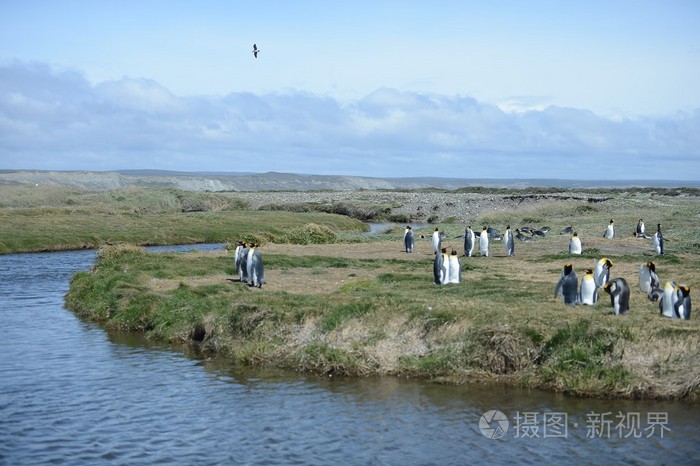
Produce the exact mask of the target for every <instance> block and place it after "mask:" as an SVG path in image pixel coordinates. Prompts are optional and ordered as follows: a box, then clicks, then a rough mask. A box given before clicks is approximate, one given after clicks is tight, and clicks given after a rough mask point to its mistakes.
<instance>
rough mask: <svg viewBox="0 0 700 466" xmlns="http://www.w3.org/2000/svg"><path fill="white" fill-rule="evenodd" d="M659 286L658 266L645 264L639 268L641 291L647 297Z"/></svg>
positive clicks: (649, 263)
mask: <svg viewBox="0 0 700 466" xmlns="http://www.w3.org/2000/svg"><path fill="white" fill-rule="evenodd" d="M658 286H659V276H658V275H657V274H656V265H655V264H654V263H653V262H645V263H644V264H642V265H640V266H639V289H640V290H641V291H642V293H646V294H647V296H649V294H650V293H651V291H652V290H653V289H654V288H657V287H658Z"/></svg>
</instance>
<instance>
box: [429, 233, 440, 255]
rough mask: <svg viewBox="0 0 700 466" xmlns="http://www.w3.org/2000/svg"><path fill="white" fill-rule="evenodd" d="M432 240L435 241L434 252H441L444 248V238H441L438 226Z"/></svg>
mask: <svg viewBox="0 0 700 466" xmlns="http://www.w3.org/2000/svg"><path fill="white" fill-rule="evenodd" d="M431 241H432V243H433V252H434V253H435V254H437V253H438V252H440V249H442V247H441V245H442V239H441V238H440V230H439V229H438V228H436V229H435V231H434V232H433V236H432V239H431Z"/></svg>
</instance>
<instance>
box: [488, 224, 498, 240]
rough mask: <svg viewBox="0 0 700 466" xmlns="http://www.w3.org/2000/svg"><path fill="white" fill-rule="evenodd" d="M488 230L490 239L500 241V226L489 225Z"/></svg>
mask: <svg viewBox="0 0 700 466" xmlns="http://www.w3.org/2000/svg"><path fill="white" fill-rule="evenodd" d="M486 232H487V233H488V235H489V239H492V240H495V241H499V240H500V239H501V230H499V229H498V228H493V227H488V228H487V229H486Z"/></svg>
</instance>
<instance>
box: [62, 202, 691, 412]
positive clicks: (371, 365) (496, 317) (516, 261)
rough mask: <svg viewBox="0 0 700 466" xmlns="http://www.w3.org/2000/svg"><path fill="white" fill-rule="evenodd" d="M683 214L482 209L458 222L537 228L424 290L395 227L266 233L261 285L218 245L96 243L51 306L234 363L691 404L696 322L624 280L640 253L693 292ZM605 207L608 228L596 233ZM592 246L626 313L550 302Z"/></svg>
mask: <svg viewBox="0 0 700 466" xmlns="http://www.w3.org/2000/svg"><path fill="white" fill-rule="evenodd" d="M275 214H276V215H280V214H281V213H280V212H276V213H275ZM294 215H297V214H294ZM698 215H699V212H698V202H697V198H688V197H682V196H681V197H672V196H660V197H655V196H649V195H648V194H644V195H640V196H632V197H630V196H626V195H617V196H614V197H613V198H611V199H608V200H606V201H605V202H603V203H599V202H596V203H589V202H586V201H581V200H573V201H572V200H564V201H556V200H555V201H547V202H543V203H539V204H537V205H530V206H527V207H526V208H520V209H517V210H507V209H505V210H500V211H496V212H489V213H485V214H484V215H481V216H480V217H479V218H475V219H464V220H467V221H469V222H470V223H472V224H473V225H483V224H488V225H492V226H497V227H499V228H501V229H503V228H504V227H505V224H512V225H524V224H533V226H536V227H539V226H542V225H544V224H546V225H548V226H550V227H552V232H551V233H550V234H549V235H548V236H547V237H545V238H541V239H538V240H536V241H533V242H531V243H521V242H518V243H517V244H516V256H515V257H505V252H504V250H503V245H502V244H500V243H499V242H494V243H493V244H492V252H491V256H490V257H488V258H485V257H474V258H464V257H463V258H462V259H461V261H462V271H463V282H462V283H460V284H458V285H448V286H436V285H433V284H432V275H431V274H432V257H433V256H432V252H431V250H430V244H429V241H428V240H427V239H419V240H418V242H417V246H416V252H415V253H413V254H406V253H404V252H402V248H401V244H400V237H401V233H402V229H401V228H400V227H397V228H396V229H394V230H393V231H392V230H390V231H387V232H386V233H384V234H381V235H379V236H378V237H376V238H374V239H373V240H371V241H369V240H366V239H361V238H359V237H357V238H356V241H354V242H348V241H345V242H336V243H331V244H306V245H294V244H289V243H288V242H281V241H277V242H275V241H268V242H266V244H264V245H263V247H262V248H261V250H262V252H263V258H264V261H265V267H266V278H267V281H268V284H267V285H265V286H264V287H263V288H262V289H253V288H249V287H247V286H245V285H243V284H240V283H238V282H236V281H235V279H234V277H233V273H234V268H233V262H232V257H231V254H225V253H184V254H175V253H167V254H152V253H147V252H145V251H144V250H143V249H140V248H137V247H133V246H116V247H106V248H103V249H102V251H101V254H100V258H99V260H98V262H97V264H96V266H95V267H94V269H93V270H91V271H90V272H81V273H78V274H76V275H75V276H74V278H73V280H72V282H71V287H70V292H69V294H68V295H67V298H66V302H67V306H68V307H69V308H70V309H73V310H74V311H75V312H76V313H77V314H79V315H81V316H83V317H85V318H88V319H91V320H94V321H97V322H101V323H103V324H104V325H106V326H108V327H111V328H115V329H124V330H130V331H140V332H145V333H146V334H147V335H148V336H149V337H151V338H155V339H160V340H165V341H180V342H182V341H184V342H192V343H194V344H197V345H200V346H201V348H203V349H204V350H205V351H211V352H213V353H216V354H227V355H231V356H233V357H234V358H236V359H237V360H239V361H240V362H241V363H245V364H273V365H278V366H284V367H291V368H295V369H301V370H308V371H314V372H318V373H335V374H348V375H367V374H396V375H408V376H414V377H426V378H431V379H436V380H444V381H450V382H461V381H467V380H469V381H474V380H483V381H505V382H507V383H512V384H517V385H522V386H529V387H542V388H548V389H552V390H556V391H561V392H566V393H570V394H575V395H580V396H596V397H629V398H683V399H697V397H698V395H699V394H700V366H698V364H697V361H698V358H699V357H700V325H698V320H697V316H695V315H693V316H692V317H691V319H692V320H690V321H677V320H669V319H665V318H663V317H660V316H659V311H658V306H657V305H656V304H654V303H651V302H649V301H648V300H647V298H646V296H645V295H644V294H642V293H641V292H640V291H639V290H638V287H637V283H638V279H637V277H638V275H637V274H638V270H639V266H640V264H641V263H642V262H646V261H648V260H654V262H655V263H656V265H657V271H658V273H659V276H660V278H661V280H662V283H663V282H664V281H665V280H675V281H677V282H683V283H687V284H689V285H690V288H691V290H693V291H694V290H696V289H697V283H698V280H699V278H700V272H699V271H700V249H699V244H700V237H699V236H698V234H699V233H698V232H699V231H700V220H699V216H698ZM611 217H612V218H615V220H616V224H617V225H618V232H619V236H620V237H619V238H616V239H614V240H605V239H603V238H602V231H603V229H604V227H605V225H606V224H607V222H608V221H609V219H610V218H611ZM640 217H642V218H645V220H646V221H647V225H648V229H651V226H652V225H654V224H655V223H656V222H657V221H658V222H662V223H663V224H664V225H665V226H666V230H665V231H666V232H667V237H668V238H669V243H668V253H667V254H666V255H665V256H654V253H653V250H652V248H651V243H650V241H648V240H641V239H636V238H634V237H632V236H631V235H629V234H626V233H625V231H626V229H627V230H629V232H631V230H632V228H633V226H634V225H635V224H636V221H637V220H638V219H639V218H640ZM571 224H575V225H576V229H577V231H579V234H580V235H581V236H582V240H583V244H584V254H583V255H582V256H580V257H573V258H572V257H569V256H568V254H567V253H566V251H567V245H568V235H558V234H557V233H558V231H559V229H561V228H563V227H565V226H569V225H571ZM439 226H440V227H441V229H444V230H445V231H446V232H447V233H448V238H451V239H450V240H448V243H449V246H451V247H455V248H457V249H458V250H459V251H460V252H461V240H460V239H455V238H454V237H455V236H457V235H459V234H461V233H462V232H463V228H464V225H463V224H456V223H445V224H442V225H439ZM432 228H433V226H431V227H430V228H426V230H424V231H418V232H417V233H419V234H420V233H425V234H426V235H428V234H429V233H430V232H431V230H432ZM346 239H347V238H346ZM602 256H606V257H608V258H610V259H611V260H612V262H613V264H614V265H613V269H612V273H611V277H624V278H626V279H627V281H628V282H629V283H630V287H631V288H632V294H631V301H630V308H631V310H630V313H629V315H627V316H622V317H620V316H614V315H611V308H610V300H609V297H608V296H607V295H605V294H603V295H602V296H601V299H600V301H599V302H598V303H597V304H596V305H595V306H577V307H575V308H572V307H567V306H564V305H563V304H562V302H561V300H554V299H553V298H552V295H553V290H554V285H555V284H556V282H557V280H558V278H559V274H560V272H561V269H562V267H563V265H564V264H565V263H567V262H571V263H572V264H573V265H574V267H575V269H576V270H577V271H579V272H580V270H581V269H582V268H584V267H592V266H593V265H594V264H595V262H596V261H597V260H598V259H600V257H602Z"/></svg>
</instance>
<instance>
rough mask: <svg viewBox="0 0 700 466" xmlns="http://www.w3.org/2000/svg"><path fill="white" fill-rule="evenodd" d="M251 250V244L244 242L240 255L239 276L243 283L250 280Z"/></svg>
mask: <svg viewBox="0 0 700 466" xmlns="http://www.w3.org/2000/svg"><path fill="white" fill-rule="evenodd" d="M249 252H250V244H248V243H243V249H241V253H240V256H239V259H240V263H239V264H238V269H239V272H238V273H239V277H240V279H241V282H242V283H247V282H248V253H249Z"/></svg>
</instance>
